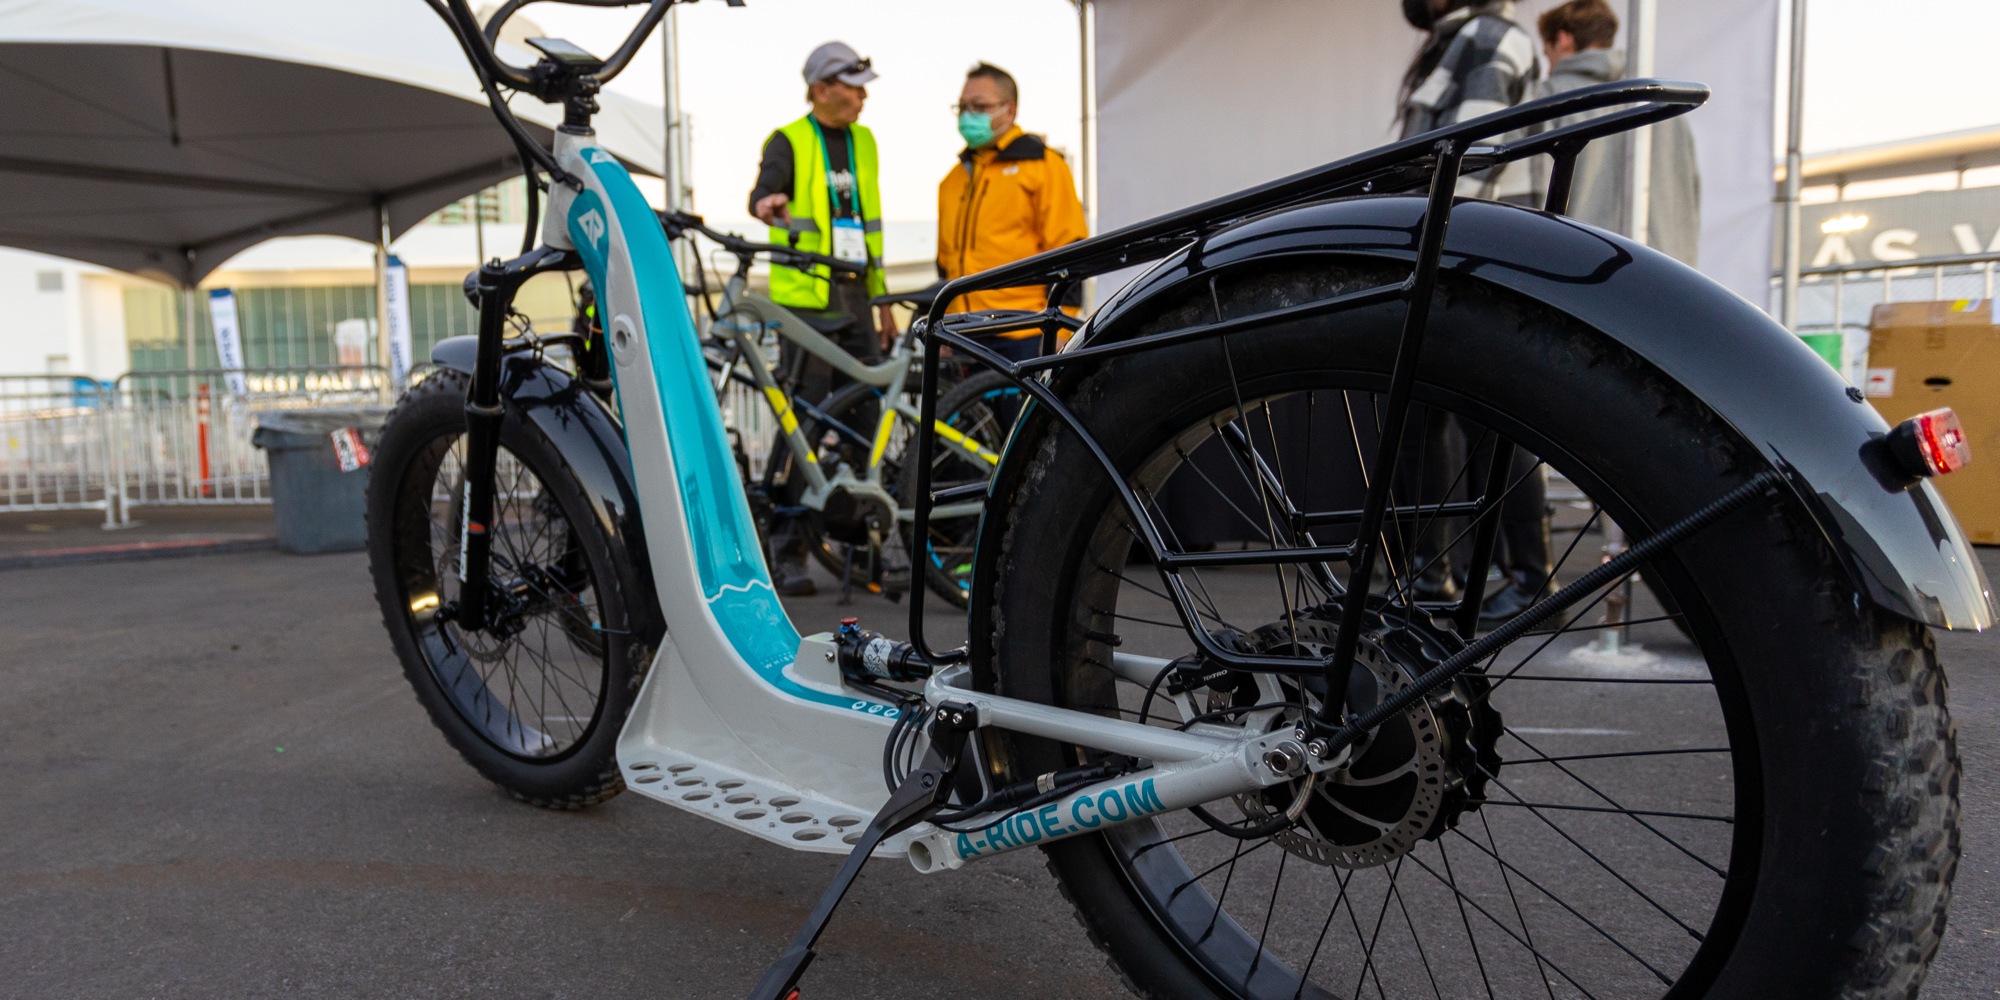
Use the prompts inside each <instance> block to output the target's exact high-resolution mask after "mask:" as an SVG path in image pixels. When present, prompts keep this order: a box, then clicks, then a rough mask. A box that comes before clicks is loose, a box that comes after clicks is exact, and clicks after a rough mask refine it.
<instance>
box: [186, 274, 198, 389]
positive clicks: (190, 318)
mask: <svg viewBox="0 0 2000 1000" xmlns="http://www.w3.org/2000/svg"><path fill="white" fill-rule="evenodd" d="M194 291H195V289H194V285H192V284H187V285H182V286H181V343H182V345H183V346H184V347H186V349H187V369H188V370H189V371H193V370H194V369H196V368H198V367H200V366H199V364H198V363H197V358H196V356H195V346H194Z"/></svg>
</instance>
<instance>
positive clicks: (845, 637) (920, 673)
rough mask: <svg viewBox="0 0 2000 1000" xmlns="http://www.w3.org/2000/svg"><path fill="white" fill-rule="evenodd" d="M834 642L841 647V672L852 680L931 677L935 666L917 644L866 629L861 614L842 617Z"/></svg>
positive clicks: (839, 660)
mask: <svg viewBox="0 0 2000 1000" xmlns="http://www.w3.org/2000/svg"><path fill="white" fill-rule="evenodd" d="M834 642H835V645H836V647H837V649H838V650H839V652H838V654H837V660H838V662H839V664H840V674H841V676H842V677H845V678H847V679H848V680H850V681H859V682H862V683H865V684H872V683H879V682H881V681H921V680H925V679H927V678H929V677H930V675H931V671H932V669H933V665H932V664H931V663H929V662H928V661H926V660H925V659H924V658H923V657H922V656H921V655H919V654H918V653H917V649H916V647H915V646H913V645H911V644H909V643H907V642H897V641H895V640H893V639H890V638H888V637H887V636H884V635H883V634H882V633H880V632H872V631H869V630H867V629H864V628H862V627H861V620H860V619H858V618H842V619H841V620H840V631H839V632H837V633H835V634H834Z"/></svg>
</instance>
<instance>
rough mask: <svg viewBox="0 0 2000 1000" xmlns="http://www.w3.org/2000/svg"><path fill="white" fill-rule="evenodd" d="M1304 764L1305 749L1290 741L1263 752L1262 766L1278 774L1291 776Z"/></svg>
mask: <svg viewBox="0 0 2000 1000" xmlns="http://www.w3.org/2000/svg"><path fill="white" fill-rule="evenodd" d="M1305 762H1306V752H1305V749H1304V748H1303V747H1300V746H1299V745H1298V744H1297V743H1293V742H1291V741H1290V740H1286V741H1285V742H1283V743H1280V744H1278V745H1277V746H1274V747H1272V748H1271V749H1269V750H1266V751H1264V766H1265V767H1268V768H1270V769H1271V770H1273V771H1276V772H1277V773H1279V774H1291V773H1292V772H1294V771H1296V770H1298V769H1299V766H1300V765H1302V764H1304V763H1305Z"/></svg>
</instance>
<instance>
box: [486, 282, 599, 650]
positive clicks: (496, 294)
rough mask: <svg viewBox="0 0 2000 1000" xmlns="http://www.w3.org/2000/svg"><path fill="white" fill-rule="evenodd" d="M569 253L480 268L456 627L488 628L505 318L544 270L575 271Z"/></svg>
mask: <svg viewBox="0 0 2000 1000" xmlns="http://www.w3.org/2000/svg"><path fill="white" fill-rule="evenodd" d="M580 265H581V259H580V258H578V257H577V255H576V254H575V253H574V252H573V251H569V250H557V249H555V248H553V247H538V248H536V249H534V250H531V251H529V252H528V253H525V254H522V255H521V256H519V257H516V258H514V259H513V260H510V261H498V260H495V261H489V262H487V263H485V264H482V265H480V268H479V281H478V289H479V330H478V333H479V345H478V346H479V351H478V354H477V355H476V357H475V359H474V361H473V365H472V388H471V389H470V390H469V391H468V392H467V393H466V397H465V496H464V499H463V503H462V509H463V514H461V515H460V517H459V525H458V529H459V539H458V579H459V593H458V611H457V614H456V615H455V617H456V618H457V620H458V623H459V627H460V628H462V629H468V630H473V631H477V630H479V629H483V628H485V627H486V626H487V625H489V624H491V622H490V621H488V617H489V612H490V611H491V609H490V608H488V607H487V597H488V594H489V592H490V590H491V581H492V578H493V568H492V555H493V535H492V527H493V499H494V493H495V491H496V489H497V487H496V485H495V483H494V471H495V468H496V467H497V466H498V464H499V456H500V421H501V419H502V417H503V416H504V415H505V413H506V409H505V407H504V406H503V405H502V402H501V400H502V390H501V385H500V376H501V371H500V363H501V360H502V357H503V355H504V352H505V349H506V348H505V339H506V332H507V316H508V314H509V312H510V311H511V310H512V309H513V305H514V294H515V293H516V292H518V291H520V289H521V286H522V285H523V284H524V283H526V282H527V280H528V279H529V278H532V277H534V276H535V275H537V274H540V273H542V272H544V271H556V270H573V269H575V268H576V267H578V266H580Z"/></svg>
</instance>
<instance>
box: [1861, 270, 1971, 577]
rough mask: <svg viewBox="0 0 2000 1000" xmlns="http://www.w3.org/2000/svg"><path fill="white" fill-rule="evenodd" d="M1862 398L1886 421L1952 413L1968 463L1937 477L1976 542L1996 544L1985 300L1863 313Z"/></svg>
mask: <svg viewBox="0 0 2000 1000" xmlns="http://www.w3.org/2000/svg"><path fill="white" fill-rule="evenodd" d="M1868 332H1869V337H1868V384H1867V387H1866V391H1867V393H1868V402H1870V403H1872V404H1874V406H1875V409H1876V410H1877V411H1878V412H1880V413H1881V414H1882V419H1884V420H1887V421H1889V422H1890V423H1891V424H1894V423H1897V422H1899V421H1902V420H1906V419H1908V418H1910V417H1912V416H1915V415H1917V414H1919V413H1922V412H1924V411H1925V410H1935V409H1937V408H1938V407H1940V406H1949V407H1951V408H1952V409H1954V410H1956V411H1958V418H1959V420H1960V421H1961V422H1963V423H1964V424H1965V432H1966V435H1967V437H1968V438H1969V439H1970V440H1971V442H1972V464H1970V465H1968V466H1966V467H1965V468H1963V469H1961V470H1959V471H1957V472H1954V473H1952V474H1951V475H1948V476H1945V477H1943V478H1942V479H1939V480H1937V481H1936V482H1937V488H1938V492H1939V493H1940V494H1942V495H1943V496H1944V499H1945V502H1946V503H1947V504H1949V505H1950V506H1951V511H1952V513H1953V514H1955V515H1957V516H1958V523H1959V526H1960V527H1962V528H1964V529H1965V535H1966V537H1967V538H1968V539H1970V540H1971V541H1972V542H1973V543H1974V544H1976V545H2000V326H1995V325H1994V322H1993V303H1992V302H1991V301H1982V300H1977V299H1971V300H1968V299H1960V300H1958V301H1955V302H1890V303H1885V304H1883V305H1879V306H1876V307H1875V310H1874V312H1873V314H1872V315H1870V316H1869V319H1868Z"/></svg>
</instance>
